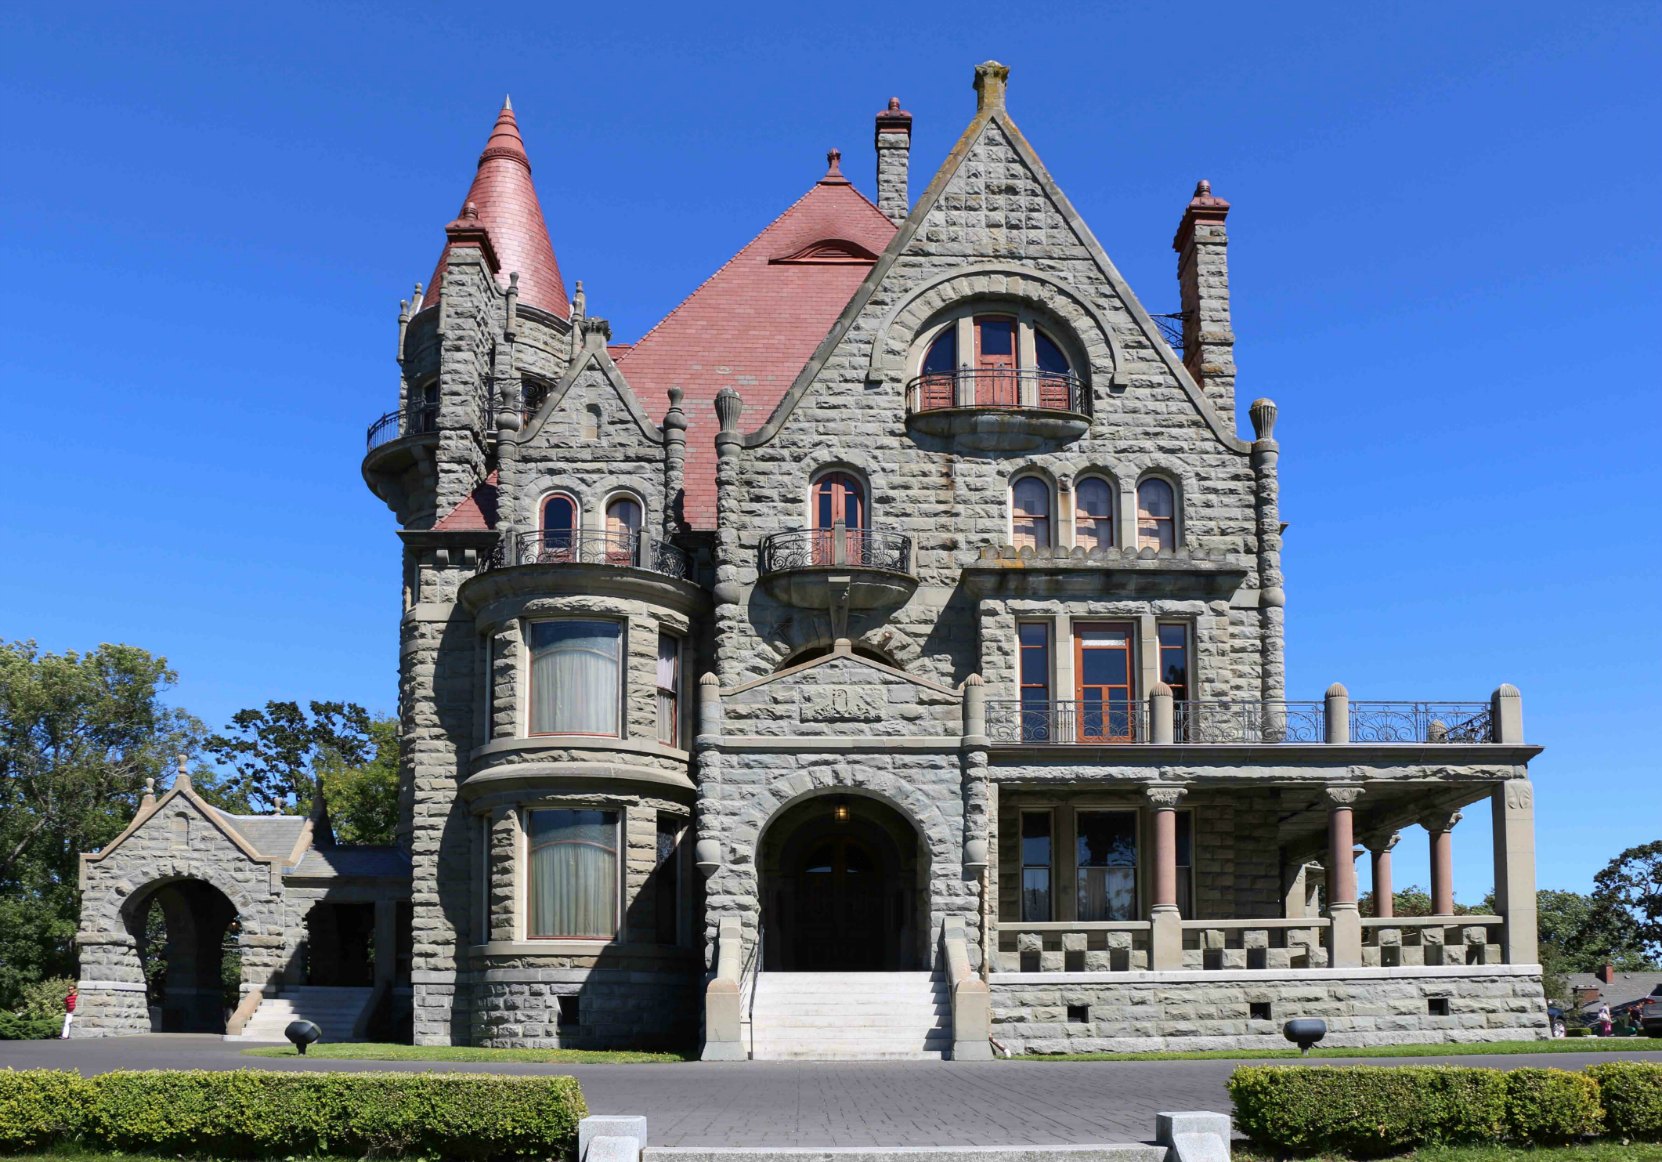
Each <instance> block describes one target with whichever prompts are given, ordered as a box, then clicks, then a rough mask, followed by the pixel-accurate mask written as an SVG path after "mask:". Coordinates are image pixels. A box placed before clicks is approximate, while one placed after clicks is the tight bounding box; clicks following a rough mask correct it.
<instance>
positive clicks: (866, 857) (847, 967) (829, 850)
mask: <svg viewBox="0 0 1662 1162" xmlns="http://www.w3.org/2000/svg"><path fill="white" fill-rule="evenodd" d="M878 867H879V865H878V862H877V860H876V858H875V857H874V856H873V854H872V851H871V849H870V848H869V847H867V846H866V844H865V843H864V842H863V841H862V840H860V839H857V838H854V837H853V836H843V837H839V838H836V839H827V840H824V841H822V842H820V843H817V844H815V845H814V846H813V848H812V849H811V850H810V851H809V852H808V854H807V856H806V857H805V858H804V859H803V860H802V863H801V864H800V865H799V867H798V869H797V875H796V888H797V890H796V914H795V915H794V916H793V917H792V920H793V921H794V923H793V924H792V928H793V929H794V934H795V939H794V940H793V941H792V943H793V945H794V947H793V949H792V950H791V951H792V953H793V955H792V957H791V967H792V968H793V969H795V970H796V971H799V972H850V971H865V970H875V969H877V968H880V967H881V966H882V963H883V949H884V946H885V943H886V940H885V932H884V916H885V909H884V907H883V902H884V901H883V885H882V880H881V876H880V875H879V870H878Z"/></svg>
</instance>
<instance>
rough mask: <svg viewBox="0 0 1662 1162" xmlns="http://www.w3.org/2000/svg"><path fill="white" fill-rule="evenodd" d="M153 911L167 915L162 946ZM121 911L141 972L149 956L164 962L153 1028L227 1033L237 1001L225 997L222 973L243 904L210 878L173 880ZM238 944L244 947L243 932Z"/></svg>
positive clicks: (153, 886) (137, 895)
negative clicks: (152, 924) (152, 927)
mask: <svg viewBox="0 0 1662 1162" xmlns="http://www.w3.org/2000/svg"><path fill="white" fill-rule="evenodd" d="M244 902H245V903H247V901H246V899H245V901H244ZM153 909H159V910H160V912H161V925H160V927H161V929H162V933H161V935H162V944H161V947H159V948H157V947H155V946H154V945H153V943H152V941H151V939H150V936H151V933H150V931H149V926H148V924H147V921H148V920H149V918H150V917H151V915H152V910H153ZM120 913H121V916H122V919H123V921H124V927H125V928H126V931H127V934H128V935H129V936H130V937H131V938H132V940H133V946H134V954H135V956H136V957H137V958H138V960H139V963H140V970H141V972H142V971H143V964H144V961H145V959H146V958H147V956H148V957H155V958H157V959H158V960H159V961H160V962H161V964H162V975H161V982H160V983H161V992H160V996H159V998H158V1000H159V1002H160V1003H159V1005H158V1006H156V1009H159V1011H155V1010H152V1012H151V1021H150V1028H151V1029H152V1030H153V1031H154V1032H158V1033H223V1032H225V1025H226V1015H227V1010H228V1009H229V1008H233V1007H235V1000H234V999H233V998H227V997H226V996H225V995H224V993H225V990H224V985H223V979H222V970H223V965H224V955H225V947H226V945H227V943H229V942H230V941H231V938H232V937H231V934H232V931H233V929H240V925H239V917H240V915H241V914H242V911H241V910H240V909H239V907H238V905H237V903H236V902H235V901H234V900H233V899H232V898H231V897H230V896H229V895H227V894H226V893H225V892H224V891H222V890H221V889H219V888H218V887H216V886H215V885H214V884H212V883H211V882H209V881H208V880H207V879H205V878H202V877H199V876H189V875H185V876H168V877H165V878H160V879H156V880H152V881H150V882H149V883H147V884H145V885H144V887H143V888H141V889H140V890H139V891H137V892H134V893H133V894H132V895H130V896H129V897H128V898H127V899H126V900H125V901H124V902H123V904H122V906H121V908H120ZM235 942H236V943H237V944H238V945H239V946H240V945H241V943H242V937H241V933H240V930H239V931H238V934H237V936H236V937H235ZM239 975H240V974H239ZM239 991H240V990H239ZM228 999H230V1000H231V1003H230V1004H229V1005H227V1004H226V1001H227V1000H228Z"/></svg>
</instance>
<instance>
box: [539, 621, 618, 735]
mask: <svg viewBox="0 0 1662 1162" xmlns="http://www.w3.org/2000/svg"><path fill="white" fill-rule="evenodd" d="M529 637H530V649H531V724H530V725H531V733H532V734H587V735H599V736H603V737H608V738H616V737H617V735H618V719H619V713H618V708H619V705H620V704H621V701H622V697H621V694H622V691H621V685H620V678H621V674H622V668H621V658H622V644H623V626H622V625H621V624H620V623H619V622H615V621H580V620H577V619H576V618H562V619H560V620H558V621H537V622H532V623H531V627H530V634H529Z"/></svg>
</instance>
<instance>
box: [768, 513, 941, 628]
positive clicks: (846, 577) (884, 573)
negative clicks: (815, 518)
mask: <svg viewBox="0 0 1662 1162" xmlns="http://www.w3.org/2000/svg"><path fill="white" fill-rule="evenodd" d="M758 572H759V574H760V579H761V585H762V588H763V590H764V591H766V593H767V594H768V596H770V597H772V598H773V599H774V600H775V601H779V602H781V603H783V604H785V605H794V606H796V607H798V608H801V609H816V610H841V611H844V612H846V611H847V610H850V609H853V610H870V609H884V608H892V607H894V606H898V605H902V604H904V603H905V601H906V600H907V598H909V597H911V596H912V594H913V593H914V592H915V591H916V590H917V587H918V578H917V567H916V566H915V565H914V564H913V561H912V540H911V538H910V537H905V536H901V535H900V534H898V533H887V532H879V531H877V530H874V529H859V528H848V527H845V526H843V525H840V524H838V525H834V526H832V527H831V528H827V529H795V530H792V531H790V532H783V533H774V534H772V535H771V536H769V537H767V538H766V539H765V540H763V542H762V550H761V557H760V561H759V568H758Z"/></svg>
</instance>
